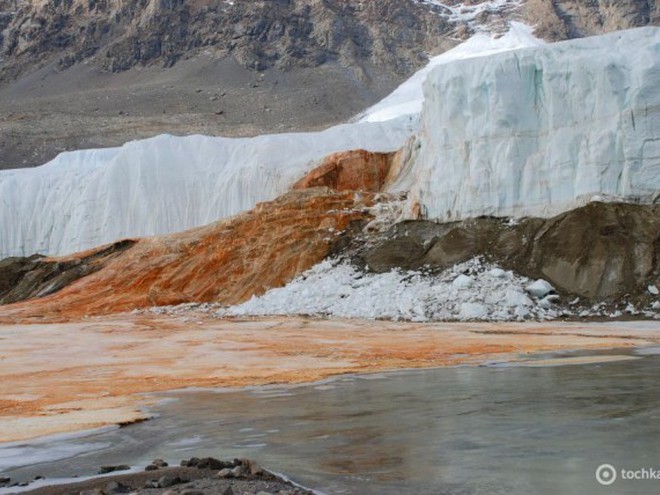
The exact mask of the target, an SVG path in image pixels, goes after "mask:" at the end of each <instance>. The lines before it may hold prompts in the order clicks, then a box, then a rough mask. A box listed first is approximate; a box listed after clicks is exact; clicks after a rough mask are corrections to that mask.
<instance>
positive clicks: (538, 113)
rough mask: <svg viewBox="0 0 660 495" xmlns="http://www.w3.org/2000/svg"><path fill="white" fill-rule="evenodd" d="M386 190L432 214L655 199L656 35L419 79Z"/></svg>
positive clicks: (569, 46)
mask: <svg viewBox="0 0 660 495" xmlns="http://www.w3.org/2000/svg"><path fill="white" fill-rule="evenodd" d="M424 89H425V103H424V109H423V112H422V131H421V134H420V137H419V143H420V144H421V148H420V149H419V151H418V153H417V158H416V160H415V162H414V163H412V165H411V166H410V167H408V168H407V173H406V174H405V175H404V176H403V177H401V178H400V180H399V182H398V183H397V184H396V185H395V187H394V189H410V190H411V191H412V195H411V196H412V198H413V200H416V201H419V202H420V203H421V204H422V205H423V206H424V207H425V209H426V212H427V214H428V216H429V217H431V218H436V219H440V220H450V219H461V218H467V217H474V216H479V215H497V216H524V215H541V216H549V215H552V214H555V213H558V212H561V211H564V210H567V209H570V208H572V207H574V206H577V205H579V204H582V203H584V202H587V201H588V200H590V199H594V198H598V197H603V198H607V197H609V198H613V197H614V198H624V199H627V200H637V199H643V200H649V199H652V198H653V197H654V196H655V195H656V194H657V193H658V192H660V29H659V28H641V29H635V30H629V31H623V32H617V33H613V34H608V35H605V36H599V37H594V38H587V39H580V40H574V41H568V42H563V43H557V44H553V45H545V46H540V47H535V48H524V49H521V50H516V51H511V52H505V53H501V54H495V55H492V56H489V57H484V58H473V59H469V60H458V61H455V62H452V63H451V64H447V65H443V66H441V67H438V68H436V69H434V70H433V71H432V72H431V74H430V75H429V77H428V79H427V80H426V83H425V88H424Z"/></svg>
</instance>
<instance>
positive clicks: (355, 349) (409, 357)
mask: <svg viewBox="0 0 660 495" xmlns="http://www.w3.org/2000/svg"><path fill="white" fill-rule="evenodd" d="M637 326H638V324H631V323H620V324H607V325H606V326H605V325H602V324H597V323H587V324H579V323H565V322H564V323H525V324H502V323H478V324H477V323H433V324H417V323H401V322H380V321H363V320H318V319H308V318H300V317H298V318H263V319H249V320H218V319H213V318H210V317H208V316H206V315H199V314H195V313H189V314H187V315H183V316H165V315H154V316H150V315H149V316H147V315H132V314H121V315H115V316H112V317H104V318H93V319H88V320H86V321H82V322H74V323H52V324H41V325H23V324H15V325H0V342H1V346H0V441H13V440H20V439H27V438H33V437H37V436H42V435H48V434H52V433H60V432H70V431H77V430H83V429H88V428H94V427H98V426H104V425H110V424H116V423H123V422H131V421H134V420H137V419H140V418H144V417H146V415H147V413H145V412H144V410H143V409H142V407H143V406H145V405H148V404H150V403H151V400H150V399H149V398H147V397H144V396H138V395H135V394H138V393H148V392H159V391H166V390H172V389H178V388H185V387H193V386H194V387H241V386H246V385H264V384H275V383H280V384H286V383H302V382H311V381H316V380H319V379H323V378H327V377H331V376H335V375H340V374H345V373H365V372H375V371H383V370H395V369H405V368H427V367H437V366H451V365H458V364H479V363H483V362H485V361H489V360H521V361H526V360H528V359H529V357H530V354H532V353H535V352H539V351H555V350H561V349H602V348H614V347H629V346H644V345H651V344H657V343H658V342H660V323H654V322H648V323H645V324H644V325H643V328H640V329H639V330H637V329H636V327H637Z"/></svg>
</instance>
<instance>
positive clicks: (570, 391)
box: [0, 353, 660, 495]
mask: <svg viewBox="0 0 660 495" xmlns="http://www.w3.org/2000/svg"><path fill="white" fill-rule="evenodd" d="M567 355H568V356H572V355H574V354H571V353H568V354H567ZM547 357H548V358H553V357H561V356H560V355H550V356H547ZM659 380H660V356H656V355H649V356H643V357H642V358H640V359H637V360H634V361H625V362H611V363H607V364H589V365H573V366H558V367H538V368H534V367H532V368H530V367H524V368H521V367H461V368H451V369H437V370H427V371H410V372H398V373H379V374H375V375H365V376H347V377H343V378H340V379H337V380H330V381H326V382H322V383H317V384H312V385H307V386H298V387H266V388H257V389H252V390H247V391H239V392H225V393H217V392H216V393H214V392H203V391H201V392H200V391H196V392H183V393H179V394H174V395H176V396H177V397H178V398H179V400H178V401H176V402H170V403H168V404H166V405H163V406H162V407H160V408H159V409H158V412H159V413H160V417H159V418H157V419H155V420H153V421H148V422H146V423H142V424H138V425H134V426H131V427H129V428H123V429H118V430H113V431H109V432H104V433H98V434H93V435H90V436H88V437H86V438H79V439H75V440H70V441H69V442H70V443H71V444H72V445H74V446H75V445H82V446H84V447H87V449H88V452H87V453H85V454H78V455H77V456H76V457H75V458H72V459H68V460H60V461H54V462H48V463H42V464H39V465H36V466H30V467H25V468H18V469H13V470H9V471H7V472H6V474H8V475H10V476H12V477H13V478H14V479H16V480H20V479H31V478H33V477H34V476H35V475H37V474H42V475H46V476H48V477H55V476H72V475H74V474H79V475H85V474H93V473H94V472H96V470H97V469H98V467H99V466H100V465H106V464H118V463H129V464H134V465H146V464H147V463H148V462H149V461H151V460H152V459H153V458H155V457H165V458H166V459H167V460H169V461H173V462H178V461H179V460H180V459H182V458H189V457H191V456H193V455H195V456H204V455H212V456H216V457H229V458H231V457H234V456H237V457H252V458H257V459H259V461H260V462H261V463H262V464H264V465H265V466H267V467H269V468H271V469H273V470H276V471H279V472H284V473H287V474H289V475H291V476H292V478H293V479H294V480H296V481H298V482H301V483H303V484H305V485H307V486H311V487H314V488H317V489H320V490H323V491H325V492H327V493H331V494H360V495H371V494H378V495H389V494H392V495H394V494H396V495H401V494H411V495H412V494H415V495H421V494H428V495H430V494H433V495H437V494H439V493H446V494H482V493H488V494H493V495H497V494H507V495H508V494H521V495H522V494H525V495H528V494H530V493H534V494H553V495H554V494H557V493H567V494H568V493H575V494H581V495H589V494H602V493H604V488H603V487H602V486H601V485H599V484H598V483H597V481H596V478H595V470H596V468H597V467H598V466H599V465H601V464H604V463H609V464H612V465H614V466H616V467H617V468H626V469H641V468H644V467H647V468H653V467H657V459H658V458H659V455H660V444H658V442H657V438H658V435H660V422H659V421H658V418H659V417H660V395H658V394H657V383H658V381H659ZM105 443H111V444H112V446H111V447H110V448H99V447H97V446H96V445H97V444H105ZM55 447H56V445H53V446H52V448H55ZM42 448H44V449H47V448H49V447H47V446H42ZM0 452H2V447H1V446H0ZM24 461H25V463H27V464H29V463H30V461H31V459H30V457H26V458H25V459H24ZM610 491H611V493H617V494H635V495H644V494H649V495H650V494H654V493H657V481H655V482H654V481H621V480H619V481H617V483H616V484H615V485H614V486H613V487H611V488H610Z"/></svg>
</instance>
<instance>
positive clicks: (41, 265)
mask: <svg viewBox="0 0 660 495" xmlns="http://www.w3.org/2000/svg"><path fill="white" fill-rule="evenodd" d="M133 244H135V241H132V240H125V241H119V242H116V243H114V244H111V245H109V246H106V247H102V248H100V249H98V250H93V251H91V252H87V253H82V255H81V256H80V257H77V258H63V259H61V260H53V259H50V258H46V257H43V256H39V255H35V256H30V257H29V258H6V259H4V260H0V304H10V303H13V302H18V301H23V300H24V299H31V298H35V297H44V296H48V295H50V294H54V293H55V292H58V291H59V290H61V289H62V288H64V287H66V286H68V285H69V284H71V283H73V282H75V281H76V280H78V279H79V278H82V277H84V276H86V275H89V274H91V273H94V272H95V271H97V270H100V269H101V268H102V267H103V266H104V264H105V263H106V262H108V261H109V260H111V259H113V258H114V257H116V256H117V255H119V254H120V253H122V252H124V251H126V250H127V249H129V248H130V247H131V246H133Z"/></svg>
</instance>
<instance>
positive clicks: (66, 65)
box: [0, 0, 660, 169]
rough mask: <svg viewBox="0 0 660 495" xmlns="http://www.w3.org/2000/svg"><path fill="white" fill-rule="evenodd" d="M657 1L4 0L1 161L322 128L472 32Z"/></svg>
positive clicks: (587, 17)
mask: <svg viewBox="0 0 660 495" xmlns="http://www.w3.org/2000/svg"><path fill="white" fill-rule="evenodd" d="M659 17H660V16H659V10H658V6H657V3H656V2H655V1H653V0H648V1H646V0H644V1H638V0H590V1H583V0H522V1H518V0H509V1H507V0H469V1H463V2H459V1H458V0H446V1H445V2H438V1H433V0H379V1H364V0H352V1H345V0H268V1H264V0H241V1H227V0H195V1H183V0H136V1H127V0H48V1H45V0H36V1H26V0H0V169H2V168H16V167H25V166H33V165H38V164H42V163H44V162H46V161H47V160H49V159H51V158H53V157H54V156H55V155H56V154H58V153H59V152H61V151H64V150H71V149H80V148H94V147H107V146H116V145H120V144H123V143H125V142H126V141H129V140H132V139H139V138H145V137H150V136H153V135H156V134H160V133H172V134H178V135H185V134H195V133H200V134H207V135H227V136H247V135H257V134H262V133H267V132H284V131H292V130H312V129H319V128H322V127H325V126H328V125H331V124H335V123H337V122H341V121H344V120H346V119H348V118H350V117H351V116H353V115H355V114H356V113H358V112H359V111H361V110H363V109H364V108H366V107H367V106H369V105H371V104H373V103H375V102H376V101H378V100H379V99H381V98H382V97H383V96H384V95H386V94H387V93H389V92H390V91H391V90H393V89H394V88H395V87H396V86H397V85H398V84H399V83H401V82H402V81H403V80H405V79H406V78H407V77H408V76H410V75H411V74H412V73H413V72H414V71H415V70H417V69H419V68H420V67H422V66H423V65H424V64H425V63H426V61H427V60H428V57H429V56H430V55H433V54H437V53H440V52H443V51H445V50H446V49H448V48H450V47H452V46H454V45H455V44H456V43H458V42H460V41H462V40H464V39H466V38H467V37H469V36H470V35H471V34H473V33H474V32H475V31H478V30H484V29H487V30H489V31H496V32H497V31H502V30H503V29H504V28H505V26H506V20H509V19H512V18H516V19H522V20H524V21H525V22H527V23H529V24H532V25H535V26H536V28H537V35H539V36H541V37H543V38H545V39H548V40H553V41H554V40H559V39H566V38H572V37H581V36H587V35H591V34H598V33H602V32H606V31H612V30H617V29H624V28H628V27H634V26H641V25H647V24H658V20H659Z"/></svg>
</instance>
